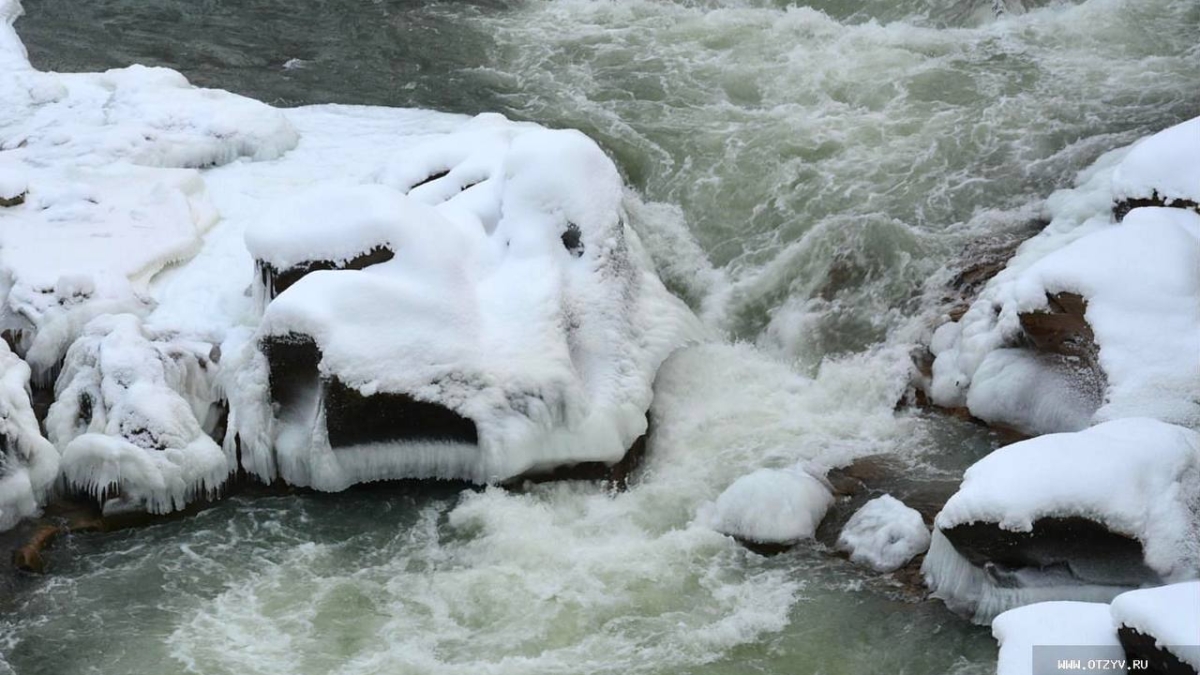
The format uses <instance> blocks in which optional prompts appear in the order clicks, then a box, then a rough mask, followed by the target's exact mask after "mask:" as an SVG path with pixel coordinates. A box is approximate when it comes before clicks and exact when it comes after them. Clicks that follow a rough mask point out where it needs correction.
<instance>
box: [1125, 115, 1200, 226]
mask: <svg viewBox="0 0 1200 675" xmlns="http://www.w3.org/2000/svg"><path fill="white" fill-rule="evenodd" d="M1112 182H1113V198H1114V199H1115V200H1118V201H1121V200H1126V199H1150V198H1154V197H1157V198H1158V199H1160V200H1162V201H1163V202H1164V203H1166V204H1167V205H1170V204H1171V203H1172V202H1175V201H1178V200H1184V201H1189V202H1192V203H1194V204H1200V117H1197V118H1195V119H1191V120H1188V121H1186V122H1182V123H1180V124H1176V125H1175V126H1173V127H1171V128H1169V129H1164V130H1163V131H1160V132H1158V133H1157V134H1154V135H1153V136H1149V137H1147V138H1144V139H1142V140H1140V141H1138V142H1137V143H1135V144H1134V145H1133V148H1132V150H1130V152H1129V154H1128V155H1127V156H1126V157H1125V159H1124V160H1123V161H1122V162H1121V163H1120V165H1118V166H1117V169H1116V171H1115V172H1114V173H1113V181H1112Z"/></svg>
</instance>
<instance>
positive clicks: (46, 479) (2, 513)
mask: <svg viewBox="0 0 1200 675" xmlns="http://www.w3.org/2000/svg"><path fill="white" fill-rule="evenodd" d="M0 438H2V439H3V441H4V442H3V456H2V458H0V530H7V529H8V528H10V527H12V526H13V524H15V523H16V522H17V521H18V520H20V519H21V518H24V517H26V516H29V515H32V514H34V513H36V512H37V509H38V507H39V506H40V505H41V503H42V501H43V499H44V498H45V496H46V493H47V492H48V491H49V490H50V489H51V488H52V487H53V484H54V479H55V478H56V477H57V476H58V459H59V458H58V451H57V450H55V449H54V446H53V445H51V444H50V442H49V441H47V440H46V439H45V438H42V433H41V430H40V429H39V428H38V421H37V417H35V416H34V413H33V407H32V406H31V405H30V401H29V366H27V365H25V362H24V361H22V360H21V359H19V358H17V356H16V355H15V354H13V353H12V351H10V350H9V348H8V345H7V344H5V343H4V341H2V340H0Z"/></svg>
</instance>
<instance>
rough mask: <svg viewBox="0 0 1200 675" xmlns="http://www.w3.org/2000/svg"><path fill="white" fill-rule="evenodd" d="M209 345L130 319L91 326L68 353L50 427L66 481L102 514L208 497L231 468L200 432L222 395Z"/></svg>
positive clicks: (170, 506) (109, 318) (106, 319)
mask: <svg viewBox="0 0 1200 675" xmlns="http://www.w3.org/2000/svg"><path fill="white" fill-rule="evenodd" d="M211 350H212V345H210V344H208V343H206V342H199V341H189V340H187V339H184V338H181V337H180V336H176V335H160V334H156V333H154V332H153V331H150V330H147V329H146V328H145V327H143V326H142V324H141V321H140V319H139V318H138V317H136V316H133V315H130V314H115V315H105V316H101V317H99V318H96V319H94V320H92V321H91V322H90V323H89V324H88V325H87V326H86V328H85V329H84V332H83V335H82V336H81V337H80V338H79V339H78V340H76V341H75V343H74V344H73V345H71V348H70V349H69V350H68V351H67V356H66V361H65V363H64V366H63V371H62V374H61V375H60V376H59V379H58V382H57V385H56V386H55V402H54V404H53V405H52V406H51V407H50V413H49V415H48V416H47V419H46V428H47V431H48V434H49V436H50V440H51V441H52V442H53V443H54V444H55V446H57V447H58V448H60V449H61V450H62V469H63V475H64V477H65V479H66V481H67V483H68V484H69V485H70V486H71V487H72V488H76V489H80V490H84V491H86V492H88V493H90V494H92V495H94V496H96V497H98V498H101V497H104V496H108V497H112V498H113V499H111V500H109V503H106V504H105V508H106V509H109V508H120V509H128V508H138V509H144V510H147V511H150V512H152V513H165V512H168V511H172V510H176V509H182V508H184V507H185V506H187V504H188V503H190V502H191V501H193V500H194V499H196V498H197V497H203V496H211V495H212V494H214V493H215V492H216V490H217V489H219V488H220V487H221V485H222V484H223V483H224V482H225V479H226V478H227V477H228V475H229V474H230V473H231V471H232V469H233V465H232V464H231V463H230V462H228V461H227V460H226V457H225V454H224V452H223V451H222V449H221V447H220V446H218V445H217V443H216V442H215V441H213V440H212V438H211V437H209V435H208V434H207V433H205V429H204V428H203V426H202V424H203V422H204V421H205V420H206V419H207V418H208V416H209V413H210V408H211V406H212V405H213V404H214V403H215V402H216V400H217V398H218V392H217V390H216V389H215V386H214V385H215V382H214V371H215V366H214V364H213V363H212V361H211V360H210V358H209V354H210V353H211Z"/></svg>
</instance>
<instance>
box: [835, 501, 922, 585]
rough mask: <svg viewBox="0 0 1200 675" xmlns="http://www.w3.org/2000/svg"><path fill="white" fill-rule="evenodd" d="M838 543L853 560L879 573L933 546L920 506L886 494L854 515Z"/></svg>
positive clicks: (890, 570) (893, 568)
mask: <svg viewBox="0 0 1200 675" xmlns="http://www.w3.org/2000/svg"><path fill="white" fill-rule="evenodd" d="M837 543H838V548H839V549H841V550H843V551H846V552H847V553H849V554H850V560H851V561H853V562H856V563H859V564H862V565H866V566H868V567H870V568H872V569H874V570H875V571H877V572H893V571H895V570H898V569H900V568H901V567H903V566H904V565H905V563H907V562H908V561H909V560H912V559H913V557H915V556H917V555H919V554H921V553H924V552H925V551H926V549H928V548H929V529H928V528H927V527H925V520H924V519H923V518H921V514H920V513H918V512H917V511H916V509H912V508H909V507H907V506H905V505H904V503H903V502H901V501H900V500H899V499H896V498H895V497H893V496H891V495H883V496H882V497H876V498H875V499H872V500H871V501H869V502H867V503H866V504H864V505H863V507H862V508H860V509H859V510H858V511H856V512H855V513H854V515H853V516H851V517H850V520H849V522H847V523H846V526H845V527H843V528H842V533H841V535H840V536H839V537H838V542H837Z"/></svg>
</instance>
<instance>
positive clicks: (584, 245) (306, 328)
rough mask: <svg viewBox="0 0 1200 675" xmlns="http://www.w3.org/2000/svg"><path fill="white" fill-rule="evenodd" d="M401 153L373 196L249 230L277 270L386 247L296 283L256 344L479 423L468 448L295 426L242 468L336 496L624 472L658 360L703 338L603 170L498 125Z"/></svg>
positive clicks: (274, 436)
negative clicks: (309, 342) (368, 258)
mask: <svg viewBox="0 0 1200 675" xmlns="http://www.w3.org/2000/svg"><path fill="white" fill-rule="evenodd" d="M402 156H403V161H402V162H393V163H391V164H389V165H388V166H386V167H384V168H383V169H379V170H377V171H375V172H373V176H374V178H375V179H376V180H379V181H381V182H382V184H369V185H353V184H352V185H345V186H333V187H330V188H329V189H328V190H312V191H308V192H306V193H301V194H298V195H297V196H296V197H294V198H292V199H290V200H284V201H283V202H282V203H281V204H280V205H279V206H278V208H277V210H276V211H275V213H274V215H273V216H271V217H269V218H267V219H265V220H264V221H263V224H262V225H256V226H253V227H252V228H251V229H249V230H248V231H247V235H246V238H247V244H248V247H249V248H250V250H251V251H252V252H253V253H255V255H256V256H257V257H259V259H260V260H265V261H266V262H269V263H271V264H272V265H274V266H277V267H288V266H291V265H294V264H297V263H299V262H301V261H304V260H333V261H339V260H345V259H347V258H349V257H353V256H354V255H356V254H359V253H363V252H366V251H367V250H370V249H371V248H373V247H375V246H379V245H386V246H387V247H388V248H390V249H392V250H394V252H395V257H394V258H393V259H392V260H390V261H388V262H385V263H382V264H377V265H373V266H371V267H368V268H366V269H364V270H361V271H358V270H345V271H318V272H313V273H311V274H309V275H307V276H305V277H304V278H303V279H301V280H300V281H298V282H296V283H295V284H294V285H292V286H291V287H289V288H288V289H287V290H285V291H284V292H283V293H281V294H280V295H279V297H277V298H276V299H275V300H274V301H272V302H271V303H270V305H269V306H268V307H267V309H266V312H265V314H264V316H263V319H262V324H261V326H260V329H259V335H260V337H262V336H270V335H276V336H282V335H287V334H289V333H300V334H305V335H309V336H311V337H313V338H314V339H315V341H316V343H317V345H318V347H319V349H320V351H321V353H322V359H321V362H320V372H321V374H322V375H323V376H325V377H336V378H337V379H339V380H340V381H341V382H342V383H344V384H346V385H349V386H351V387H353V388H355V389H357V390H358V391H359V392H360V393H362V394H364V395H371V394H374V393H377V392H389V393H404V394H407V395H410V396H412V397H413V398H416V399H418V400H421V401H426V402H430V403H437V404H440V405H442V406H444V407H446V408H449V409H451V410H453V411H455V412H456V413H458V414H459V415H461V416H463V417H466V418H467V419H469V420H471V421H473V422H474V423H475V425H476V427H477V430H478V434H479V443H478V447H473V446H472V447H463V446H462V445H460V444H447V443H436V444H428V443H394V444H393V443H385V444H368V445H364V446H362V447H355V448H349V449H347V448H339V449H338V450H337V452H333V451H332V450H331V449H330V447H329V443H328V440H327V439H326V438H325V437H324V435H323V433H322V430H321V429H320V427H321V426H322V421H321V420H319V419H316V418H312V419H309V418H308V417H305V418H304V419H300V420H288V421H286V423H283V424H280V425H276V426H273V429H272V431H270V432H265V433H264V430H263V428H256V429H253V430H251V429H247V430H246V431H247V433H245V434H243V438H242V447H243V451H244V452H247V453H248V454H249V455H250V456H251V459H250V460H249V461H250V463H251V465H252V466H254V467H259V468H263V469H266V468H268V467H270V466H275V467H277V468H278V470H279V472H280V474H281V475H282V476H283V477H284V478H285V479H286V480H288V481H289V482H292V483H298V484H301V485H310V486H313V487H317V488H319V489H324V490H338V489H342V488H344V487H346V486H347V485H349V484H352V483H355V482H360V481H368V480H380V479H387V478H402V477H416V478H423V477H438V478H460V479H466V480H471V481H475V482H480V483H484V482H496V481H502V480H505V479H507V478H511V477H513V476H517V475H520V474H522V473H525V472H527V471H529V470H535V469H539V468H548V467H553V466H556V465H561V464H572V463H577V462H584V461H603V462H616V461H617V460H619V459H620V458H621V457H622V456H623V455H624V453H625V451H626V450H627V449H628V448H629V447H630V445H632V443H633V442H634V440H635V439H637V437H638V436H640V435H642V434H643V433H645V431H646V428H647V422H646V416H645V413H646V410H647V409H648V407H649V404H650V397H651V384H652V382H653V378H654V374H655V372H656V371H657V369H658V366H659V364H660V363H661V362H662V361H663V360H664V359H665V358H666V357H667V356H668V355H669V354H670V352H671V351H673V350H674V349H675V348H676V347H678V346H680V345H681V344H683V343H684V342H686V341H687V340H689V339H690V338H691V337H693V336H695V335H697V334H698V328H697V323H696V321H695V319H694V317H693V316H692V315H691V313H690V311H689V310H687V308H686V307H685V306H684V305H683V304H682V303H681V302H679V301H678V300H676V299H675V298H674V297H673V296H671V295H670V294H669V293H668V292H667V291H666V290H665V288H664V287H663V286H662V284H661V282H660V281H659V280H658V278H657V277H656V276H655V275H654V274H653V272H652V271H651V268H650V266H649V265H648V264H647V262H646V261H645V260H644V255H643V254H642V252H641V251H640V247H639V245H638V243H637V241H636V238H635V236H634V235H633V233H632V231H631V230H630V229H629V228H628V227H627V225H626V223H625V215H624V208H623V198H624V190H623V187H622V184H621V180H620V177H619V176H618V174H617V171H616V168H615V166H614V165H613V164H612V162H611V161H610V160H609V159H608V157H607V156H605V154H604V153H603V152H602V151H601V150H600V149H599V147H597V146H596V145H595V144H594V143H593V142H592V141H591V140H589V139H588V138H587V137H585V136H584V135H583V134H580V133H578V132H575V131H552V130H547V129H543V128H540V127H536V126H533V125H528V124H514V123H511V122H508V121H507V120H505V119H503V118H502V117H499V116H496V115H483V116H480V117H477V118H475V119H472V120H469V121H467V122H466V124H465V125H463V129H462V130H461V131H457V132H456V133H453V134H450V135H448V136H443V137H439V138H437V139H436V140H432V141H429V142H428V143H425V144H423V145H419V146H417V147H416V148H414V149H413V150H411V151H409V152H405V153H404V154H403V155H402ZM442 173H445V175H444V176H442V177H441V178H437V179H436V180H433V181H429V182H426V183H425V184H423V185H420V186H419V187H416V188H413V187H412V185H413V184H415V183H418V182H420V181H425V180H427V179H428V178H429V177H430V176H436V175H438V174H442ZM404 190H409V192H408V194H406V193H405V192H404ZM568 232H570V233H572V234H573V235H574V236H576V237H577V238H578V242H579V246H573V248H574V250H569V249H570V248H572V247H568V245H567V243H566V242H565V241H564V235H567V236H568V237H569V236H571V235H570V234H568ZM572 243H573V242H572ZM245 358H247V359H249V360H253V359H254V357H253V356H249V357H245ZM256 390H257V391H259V392H265V388H264V387H261V386H259V387H257V388H256ZM247 404H250V405H257V406H260V407H265V406H268V405H269V401H268V400H267V399H266V398H265V397H260V398H259V399H258V400H256V401H247ZM239 405H240V404H239ZM313 410H314V413H313V414H314V415H318V416H319V406H316V407H314V408H313ZM236 414H237V416H238V418H239V420H241V419H246V420H251V419H253V420H263V419H264V418H265V417H266V416H268V415H266V414H265V413H264V412H262V411H261V410H260V411H259V412H254V411H252V410H248V409H245V408H241V407H239V409H238V410H237V411H236ZM236 431H238V432H239V433H242V431H243V430H242V429H241V428H240V426H239V427H238V428H237V429H236ZM247 438H258V439H259V440H258V442H248V441H247ZM264 454H266V455H270V454H274V455H275V456H274V457H270V458H268V457H264V456H263V455H264ZM264 477H269V476H264Z"/></svg>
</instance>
